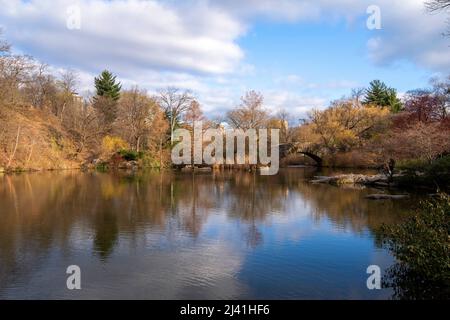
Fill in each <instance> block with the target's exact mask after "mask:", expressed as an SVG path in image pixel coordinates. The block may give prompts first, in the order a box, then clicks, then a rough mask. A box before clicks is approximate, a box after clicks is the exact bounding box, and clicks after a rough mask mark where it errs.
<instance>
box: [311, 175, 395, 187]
mask: <svg viewBox="0 0 450 320" xmlns="http://www.w3.org/2000/svg"><path fill="white" fill-rule="evenodd" d="M314 178H316V179H314V180H312V181H311V182H312V183H330V184H334V185H338V186H340V185H346V184H362V185H370V184H375V183H377V182H384V183H387V182H388V179H387V177H386V176H384V175H381V174H378V175H372V176H366V175H363V174H341V175H337V176H333V177H324V176H316V177H314Z"/></svg>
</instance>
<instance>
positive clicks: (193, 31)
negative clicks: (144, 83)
mask: <svg viewBox="0 0 450 320" xmlns="http://www.w3.org/2000/svg"><path fill="white" fill-rule="evenodd" d="M78 3H79V7H80V9H81V29H80V30H69V29H68V28H67V27H66V20H67V18H68V14H67V8H69V7H70V6H72V5H73V4H74V2H73V1H72V0H62V1H53V0H39V1H37V0H32V1H29V2H23V1H20V0H0V7H1V8H2V10H1V11H0V21H1V22H2V25H4V26H5V29H6V34H7V36H8V38H9V39H10V40H11V41H12V42H13V43H14V44H15V45H17V46H19V47H21V48H24V49H26V50H29V51H31V52H33V53H34V54H35V55H36V56H37V57H38V58H40V59H44V60H49V61H53V62H57V63H60V64H62V65H70V66H74V67H75V66H76V67H78V68H82V69H85V70H88V71H95V72H98V71H99V69H101V68H103V67H108V68H111V69H113V70H115V71H116V72H119V73H121V74H123V75H127V74H131V73H135V72H137V71H139V70H143V69H144V70H145V69H157V70H172V71H188V72H198V73H212V74H216V73H219V74H220V73H228V72H232V71H233V70H234V68H235V67H236V66H237V65H238V63H239V62H240V60H241V59H242V58H243V52H242V50H241V49H240V48H239V46H238V45H237V44H235V40H236V38H237V37H239V36H240V35H241V34H242V33H243V32H244V29H243V27H242V25H241V24H240V23H239V22H237V21H236V20H234V19H233V18H232V17H230V16H229V15H228V14H226V13H224V12H223V11H220V10H218V9H214V8H207V7H205V6H204V5H198V6H197V7H192V8H190V10H185V11H183V12H180V8H175V7H170V6H169V5H167V4H165V3H163V2H156V1H139V0H128V1H125V0H121V1H102V0H91V1H89V0H79V1H78Z"/></svg>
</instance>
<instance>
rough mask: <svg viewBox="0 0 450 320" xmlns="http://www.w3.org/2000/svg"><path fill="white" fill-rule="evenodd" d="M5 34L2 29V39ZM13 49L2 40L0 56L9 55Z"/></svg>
mask: <svg viewBox="0 0 450 320" xmlns="http://www.w3.org/2000/svg"><path fill="white" fill-rule="evenodd" d="M2 34H3V30H2V29H1V28H0V37H1V35H2ZM10 49H11V45H10V44H9V43H8V42H7V41H5V40H2V39H0V55H2V54H7V53H9V52H10V51H9V50H10Z"/></svg>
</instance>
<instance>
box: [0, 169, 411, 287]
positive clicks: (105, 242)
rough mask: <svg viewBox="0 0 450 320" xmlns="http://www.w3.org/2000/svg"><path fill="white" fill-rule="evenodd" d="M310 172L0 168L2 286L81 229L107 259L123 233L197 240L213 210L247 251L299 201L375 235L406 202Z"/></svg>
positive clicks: (66, 245)
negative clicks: (236, 226)
mask: <svg viewBox="0 0 450 320" xmlns="http://www.w3.org/2000/svg"><path fill="white" fill-rule="evenodd" d="M314 174H317V173H315V172H314V170H313V169H284V170H281V171H280V173H279V175H277V176H273V177H269V176H260V175H258V174H253V173H246V172H228V171H224V172H214V173H208V174H205V173H203V174H192V173H173V172H163V173H159V172H139V173H134V174H133V173H126V172H115V173H110V174H105V173H96V172H91V173H81V172H78V171H67V172H59V173H35V174H24V175H5V176H1V177H0V204H1V211H0V212H1V223H0V257H1V259H0V288H1V287H2V286H3V285H5V281H7V279H9V277H8V276H6V275H8V274H14V275H15V276H16V277H26V275H27V270H28V264H29V263H39V261H42V257H45V255H46V254H48V252H50V249H51V248H52V247H53V246H58V247H59V248H60V249H61V250H62V251H63V252H64V251H66V252H69V251H70V250H71V249H70V248H71V247H73V242H74V239H78V237H81V236H82V237H86V239H88V240H89V239H90V240H89V241H91V242H90V243H91V248H84V249H85V250H91V252H92V254H93V255H94V256H98V258H99V259H101V261H105V262H106V261H107V260H108V259H109V257H110V256H111V255H113V254H114V252H115V250H116V248H117V246H118V245H120V243H121V239H122V237H125V238H126V239H128V240H130V241H132V242H133V241H140V240H139V239H140V237H142V235H144V236H145V235H148V234H149V233H152V234H156V235H158V234H159V235H165V236H167V237H180V236H182V237H189V238H191V239H193V240H195V239H197V238H199V237H201V236H202V232H203V227H204V225H205V224H206V223H208V220H209V219H210V218H211V216H214V217H218V216H220V217H222V218H225V219H228V220H231V221H237V222H240V223H242V225H244V226H245V228H242V229H240V232H241V233H242V239H243V240H244V241H245V245H246V246H248V247H249V248H250V249H251V248H257V247H258V246H261V245H263V244H264V236H265V234H264V232H263V231H261V229H260V228H261V227H262V226H263V225H264V224H265V223H270V221H271V219H272V218H273V217H276V216H283V215H287V214H291V215H292V214H293V215H295V214H297V213H296V212H297V211H296V207H295V206H298V205H299V203H302V205H303V206H305V207H308V208H310V210H309V211H308V212H309V214H310V215H311V218H312V219H313V220H314V221H317V222H320V221H322V220H326V221H330V222H331V223H332V224H333V225H334V226H335V227H336V228H339V229H341V230H349V231H352V232H356V233H363V232H367V231H369V232H371V233H373V231H374V230H376V229H377V228H378V227H379V226H380V225H381V223H395V222H396V221H398V220H399V218H400V217H401V216H402V215H403V214H404V212H405V211H407V210H408V205H407V204H405V203H404V202H402V201H399V202H391V201H382V202H369V201H367V200H366V199H364V196H365V195H367V194H368V193H370V192H371V191H370V190H366V189H362V190H359V189H339V188H336V187H333V186H328V185H314V184H310V183H308V182H307V179H309V178H310V177H312V175H314ZM372 192H373V191H372ZM302 212H303V211H302ZM298 214H299V213H298ZM173 226H175V229H174V230H176V233H171V232H172V231H171V230H172V228H173ZM180 232H181V234H180ZM86 239H85V238H83V240H86ZM183 239H184V238H183ZM78 240H79V239H78ZM83 243H86V242H83ZM24 252H26V253H27V254H26V255H23V253H24Z"/></svg>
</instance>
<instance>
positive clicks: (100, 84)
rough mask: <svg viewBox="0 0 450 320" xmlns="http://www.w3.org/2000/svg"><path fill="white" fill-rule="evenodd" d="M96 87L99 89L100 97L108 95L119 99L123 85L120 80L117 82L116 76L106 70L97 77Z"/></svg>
mask: <svg viewBox="0 0 450 320" xmlns="http://www.w3.org/2000/svg"><path fill="white" fill-rule="evenodd" d="M95 88H96V89H97V96H98V97H107V98H111V99H112V100H113V101H118V100H119V98H120V90H121V89H122V85H121V84H120V82H117V83H116V76H113V74H112V73H111V72H109V71H108V70H105V71H103V72H102V73H101V74H100V76H99V77H98V78H95Z"/></svg>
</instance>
